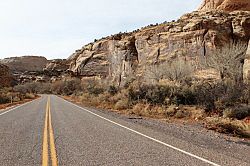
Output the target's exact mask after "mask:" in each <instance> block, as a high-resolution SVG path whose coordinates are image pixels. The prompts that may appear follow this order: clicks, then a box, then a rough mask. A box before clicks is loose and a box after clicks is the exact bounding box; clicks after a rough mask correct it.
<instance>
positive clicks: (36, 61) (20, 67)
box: [0, 56, 48, 72]
mask: <svg viewBox="0 0 250 166" xmlns="http://www.w3.org/2000/svg"><path fill="white" fill-rule="evenodd" d="M0 63H2V64H4V65H6V66H8V67H9V68H10V70H11V71H13V72H24V71H42V70H43V68H44V67H45V66H46V64H47V63H48V60H47V59H46V58H45V57H40V56H22V57H11V58H5V59H3V60H0Z"/></svg>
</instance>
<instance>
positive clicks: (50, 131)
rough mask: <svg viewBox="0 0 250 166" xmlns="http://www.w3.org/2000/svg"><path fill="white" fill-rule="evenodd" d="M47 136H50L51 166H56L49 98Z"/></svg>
mask: <svg viewBox="0 0 250 166" xmlns="http://www.w3.org/2000/svg"><path fill="white" fill-rule="evenodd" d="M49 137H50V155H51V161H52V166H57V157H56V146H55V142H54V140H55V139H54V133H53V127H52V122H51V112H50V100H49Z"/></svg>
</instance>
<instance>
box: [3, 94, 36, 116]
mask: <svg viewBox="0 0 250 166" xmlns="http://www.w3.org/2000/svg"><path fill="white" fill-rule="evenodd" d="M40 98H41V97H39V98H37V99H35V100H32V101H29V102H27V103H24V104H22V105H19V106H16V107H15V106H13V107H14V108H11V107H10V109H9V110H8V111H4V112H3V113H0V116H2V115H4V114H7V113H9V112H11V111H14V110H16V109H18V108H20V107H23V106H25V105H27V104H30V103H32V102H34V101H36V100H38V99H40ZM7 109H8V108H7Z"/></svg>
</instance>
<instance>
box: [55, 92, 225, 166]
mask: <svg viewBox="0 0 250 166" xmlns="http://www.w3.org/2000/svg"><path fill="white" fill-rule="evenodd" d="M57 97H58V96H57ZM60 98H61V97H60ZM61 99H63V98H61ZM63 100H64V101H66V102H68V103H70V104H71V105H74V106H76V107H78V108H80V109H82V110H84V111H87V112H88V113H90V114H93V115H95V116H97V117H99V118H101V119H104V120H106V121H108V122H110V123H113V124H115V125H117V126H120V127H122V128H124V129H127V130H129V131H131V132H134V133H136V134H138V135H141V136H143V137H145V138H148V139H150V140H152V141H155V142H157V143H159V144H162V145H165V146H167V147H169V148H172V149H174V150H176V151H179V152H181V153H184V154H186V155H188V156H191V157H194V158H196V159H198V160H201V161H203V162H205V163H208V164H211V165H214V166H220V165H219V164H216V163H214V162H212V161H209V160H207V159H204V158H202V157H199V156H196V155H194V154H192V153H189V152H187V151H185V150H182V149H179V148H177V147H174V146H172V145H169V144H167V143H165V142H162V141H160V140H157V139H155V138H152V137H150V136H147V135H145V134H142V133H140V132H138V131H136V130H133V129H131V128H128V127H126V126H123V125H121V124H119V123H116V122H114V121H112V120H109V119H107V118H105V117H102V116H100V115H98V114H96V113H93V112H92V111H89V110H87V109H85V108H82V107H80V106H78V105H76V104H73V103H72V102H69V101H67V100H65V99H63Z"/></svg>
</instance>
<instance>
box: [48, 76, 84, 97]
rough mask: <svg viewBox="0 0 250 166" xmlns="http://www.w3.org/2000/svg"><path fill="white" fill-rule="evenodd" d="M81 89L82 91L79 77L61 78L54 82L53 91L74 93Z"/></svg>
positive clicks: (63, 93) (62, 93)
mask: <svg viewBox="0 0 250 166" xmlns="http://www.w3.org/2000/svg"><path fill="white" fill-rule="evenodd" d="M79 91H82V84H81V80H80V79H78V78H72V79H68V80H61V81H57V82H55V83H53V84H52V92H53V93H55V94H61V95H72V94H74V93H78V92H79Z"/></svg>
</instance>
